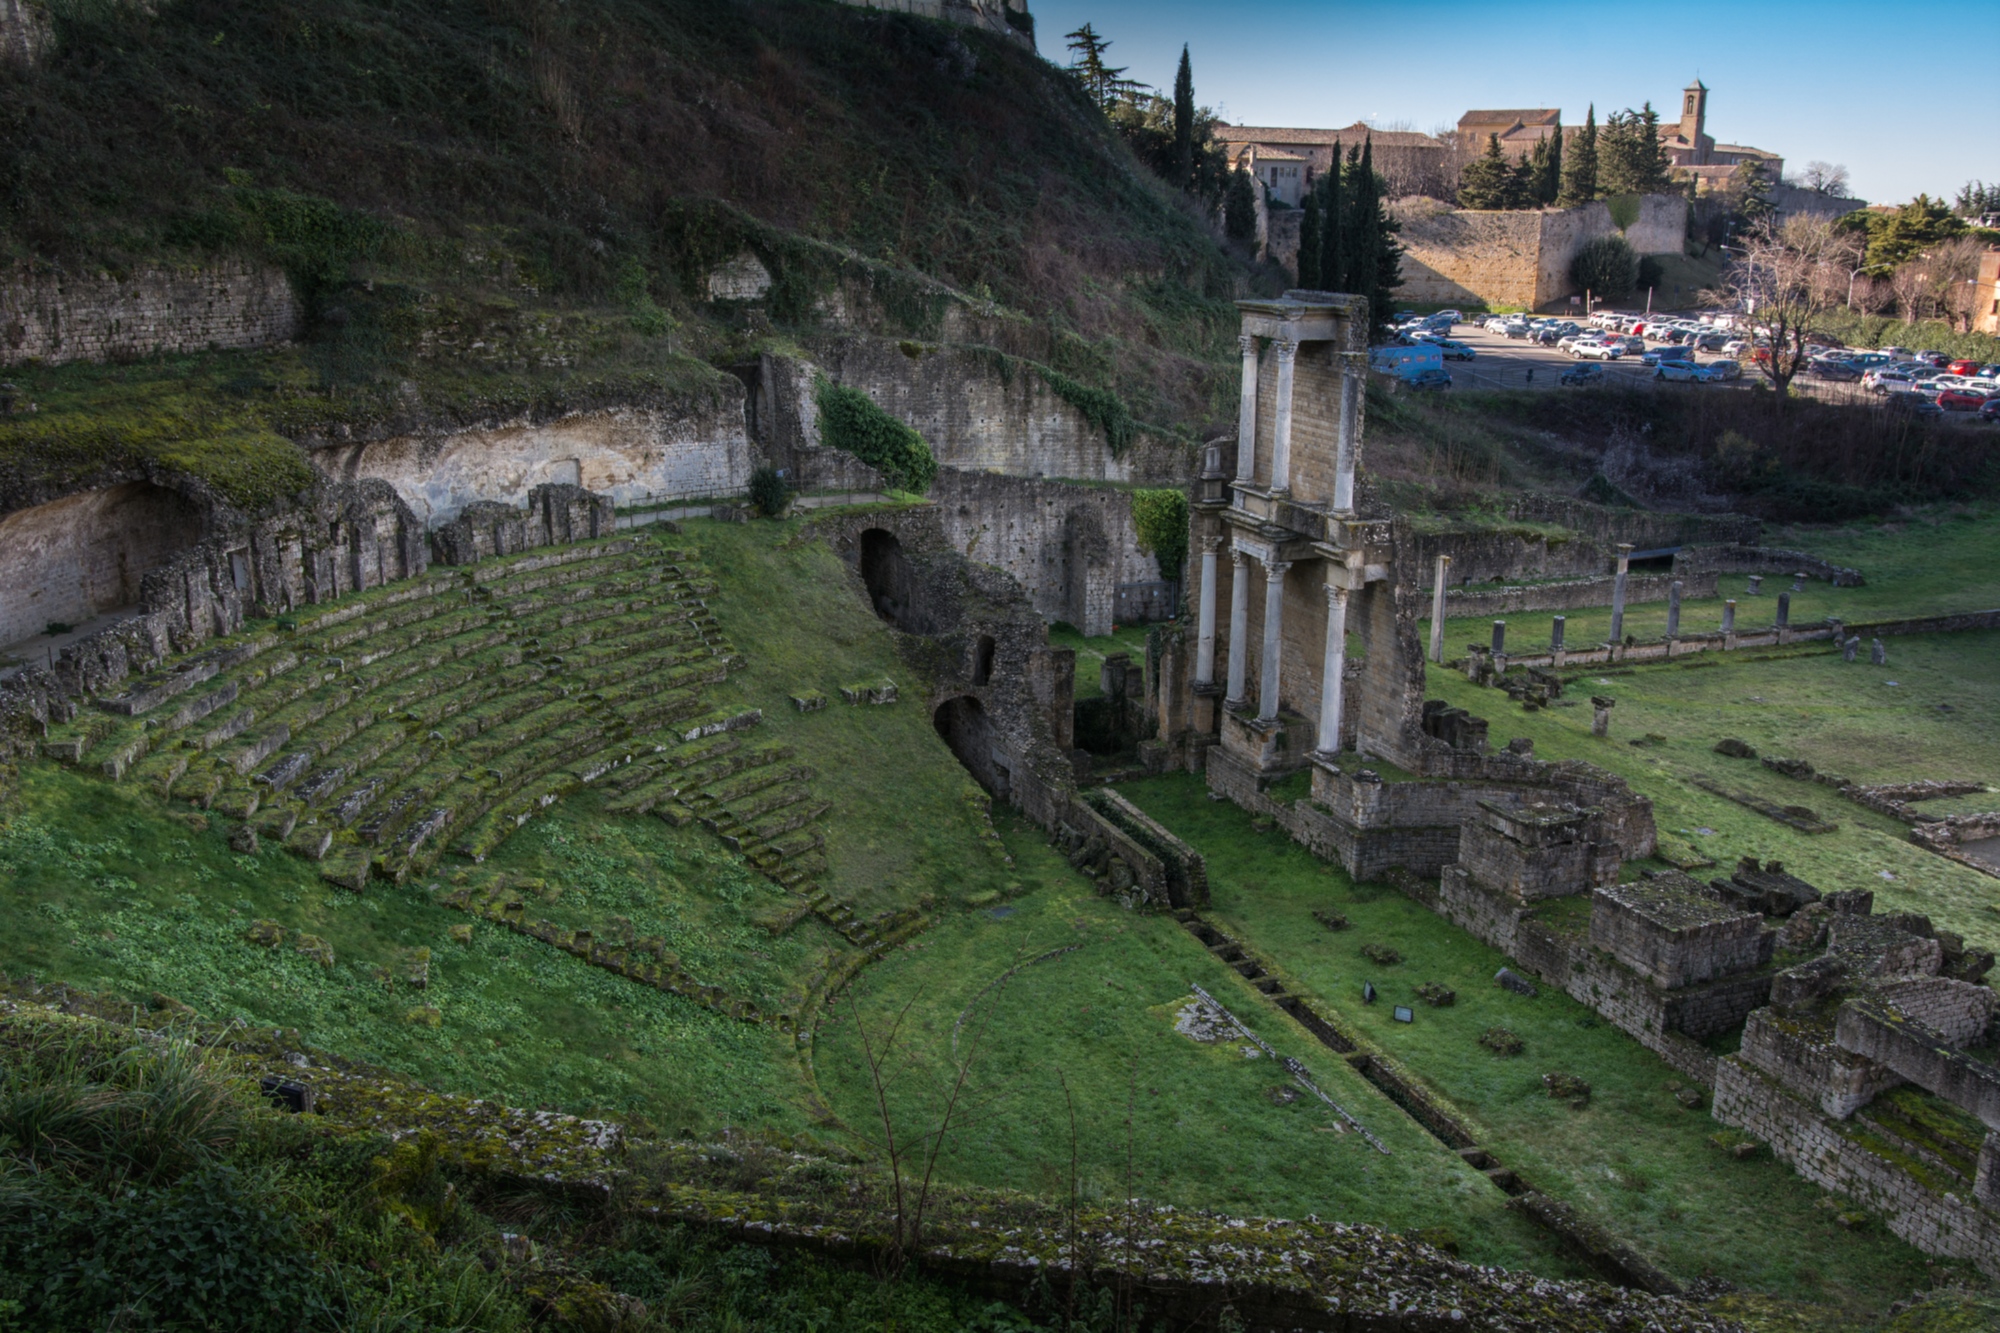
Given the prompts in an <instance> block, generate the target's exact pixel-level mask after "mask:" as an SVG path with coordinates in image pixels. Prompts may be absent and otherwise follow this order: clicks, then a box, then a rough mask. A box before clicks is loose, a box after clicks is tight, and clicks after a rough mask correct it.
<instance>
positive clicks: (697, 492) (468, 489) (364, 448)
mask: <svg viewBox="0 0 2000 1333" xmlns="http://www.w3.org/2000/svg"><path fill="white" fill-rule="evenodd" d="M316 461H317V462H318V463H319V464H320V466H321V467H322V468H323V469H324V470H326V471H327V472H329V473H331V474H333V475H335V476H338V477H341V478H342V479H345V480H349V481H355V480H361V479H363V478H369V477H375V478H380V479H381V480H383V481H386V482H388V483H389V484H390V485H392V486H394V487H395V488H396V491H397V494H399V495H401V496H402V497H403V499H404V501H405V502H406V503H408V504H409V506H410V508H411V509H412V510H414V511H415V512H416V514H417V516H418V518H419V519H420V520H421V521H423V522H424V523H426V524H427V525H430V526H436V525H438V524H440V523H444V522H448V521H449V520H451V519H453V518H455V517H457V516H458V514H459V512H460V511H461V510H463V509H464V508H465V507H466V506H467V505H469V504H473V503H475V502H477V501H481V500H497V501H500V502H501V503H504V504H510V505H521V504H525V503H526V502H527V498H528V492H529V491H531V490H533V489H534V488H535V487H536V486H539V485H542V484H544V483H550V482H556V483H562V482H567V483H569V484H571V485H576V486H582V487H583V488H585V489H586V490H590V491H595V492H597V493H599V494H602V495H608V496H610V497H611V499H612V501H613V502H614V503H616V504H618V505H633V504H641V503H645V502H647V501H649V500H654V499H662V500H663V499H669V498H706V497H711V496H728V495H739V494H741V493H742V492H743V490H744V488H745V487H746V486H747V485H748V484H749V480H750V472H751V470H752V468H753V467H754V466H755V463H754V461H753V458H752V455H751V449H750V439H749V434H748V431H747V429H746V427H745V424H744V419H743V409H742V405H741V403H740V401H737V400H734V399H724V400H719V401H716V402H713V403H711V404H708V405H704V406H696V407H691V408H683V409H681V410H678V411H672V412H668V411H661V410H657V409H610V410H606V411H597V412H580V413H577V414H575V415H573V416H569V417H564V418H562V419H560V420H557V421H552V422H549V423H547V424H545V425H515V426H501V427H495V428H492V429H487V430H470V431H458V432H454V433H451V434H430V435H402V436H396V437H394V438H391V439H387V440H377V441H371V442H369V443H366V444H357V445H342V446H337V447H335V448H332V449H325V450H322V451H320V454H319V457H318V458H317V460H316Z"/></svg>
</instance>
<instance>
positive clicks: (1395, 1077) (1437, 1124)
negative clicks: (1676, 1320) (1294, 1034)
mask: <svg viewBox="0 0 2000 1333" xmlns="http://www.w3.org/2000/svg"><path fill="white" fill-rule="evenodd" d="M1174 918H1175V919H1176V920H1177V921H1179V922H1180V923H1181V925H1182V926H1184V927H1185V928H1186V929H1187V932H1188V934H1190V935H1192V936H1194V937H1195V938H1196V939H1197V940H1200V941H1201V943H1202V945H1203V946H1204V947H1206V948H1207V950H1208V951H1209V953H1211V954H1213V955H1214V956H1215V957H1216V958H1218V959H1220V960H1221V961H1222V962H1224V963H1227V964H1228V965H1229V966H1230V967H1231V968H1232V969H1234V970H1235V972H1236V973H1237V975H1239V976H1241V977H1242V978H1243V979H1244V980H1245V981H1247V982H1249V983H1250V984H1251V986H1253V987H1255V988H1256V990H1257V991H1258V993H1259V994H1261V995H1263V996H1264V998H1265V999H1267V1000H1269V1001H1270V1002H1271V1003H1272V1004H1274V1005H1276V1006H1277V1007H1278V1008H1279V1009H1280V1010H1282V1011H1283V1012H1284V1013H1285V1014H1286V1015H1287V1016H1288V1017H1290V1018H1291V1019H1292V1021H1294V1022H1295V1023H1297V1024H1298V1025H1299V1026H1300V1027H1302V1028H1304V1029H1305V1030H1306V1031H1307V1032H1308V1033H1310V1034H1311V1035H1312V1036H1313V1038H1314V1039H1315V1040H1317V1041H1318V1042H1319V1043H1320V1044H1321V1045H1322V1046H1324V1047H1326V1048H1327V1049H1328V1050H1330V1051H1332V1052H1334V1053H1335V1054H1336V1055H1339V1056H1340V1057H1341V1058H1343V1059H1344V1060H1346V1061H1347V1064H1348V1067H1349V1068H1351V1069H1353V1070H1354V1072H1355V1073H1357V1074H1359V1075H1361V1077H1363V1078H1365V1079H1367V1080H1368V1081H1369V1082H1370V1083H1372V1084H1373V1085H1374V1086H1375V1088H1376V1090H1377V1091H1379V1092H1381V1094H1382V1095H1383V1096H1385V1097H1387V1098H1388V1099H1389V1100H1390V1101H1391V1102H1393V1103H1395V1105H1396V1108H1397V1109H1398V1110H1400V1111H1401V1112H1403V1114H1405V1115H1407V1116H1409V1117H1410V1119H1412V1120H1414V1121H1416V1122H1417V1123H1418V1124H1419V1125H1421V1126H1423V1128H1424V1130H1425V1132H1427V1133H1428V1134H1430V1135H1431V1137H1432V1138H1435V1139H1436V1140H1437V1141H1438V1142H1439V1143H1442V1144H1443V1145H1444V1146H1445V1147H1447V1148H1450V1149H1451V1150H1452V1151H1453V1152H1456V1153H1457V1154H1458V1155H1459V1156H1460V1157H1461V1158H1463V1159H1464V1161H1465V1163H1466V1165H1468V1166H1470V1167H1471V1168H1472V1169H1473V1170H1475V1171H1477V1172H1479V1173H1480V1174H1481V1175H1483V1176H1485V1177H1486V1178H1487V1179H1488V1180H1490V1181H1492V1182H1493V1186H1494V1188H1495V1189H1498V1190H1500V1191H1501V1192H1502V1193H1504V1194H1506V1195H1507V1196H1508V1197H1509V1198H1510V1199H1513V1200H1517V1201H1518V1202H1516V1203H1513V1204H1510V1205H1509V1206H1510V1207H1514V1208H1518V1209H1519V1211H1521V1212H1522V1213H1523V1214H1524V1215H1526V1216H1527V1217H1528V1218H1529V1219H1530V1220H1531V1221H1533V1222H1535V1223H1536V1224H1537V1225H1539V1226H1541V1227H1542V1228H1543V1229H1545V1230H1547V1231H1548V1232H1549V1233H1550V1234H1551V1235H1553V1236H1555V1237H1556V1238H1557V1239H1558V1240H1560V1241H1562V1242H1563V1243H1564V1244H1566V1245H1568V1246H1569V1247H1570V1248H1571V1249H1573V1250H1574V1251H1576V1252H1577V1254H1578V1255H1579V1256H1580V1257H1581V1258H1582V1259H1583V1260H1584V1261H1585V1262H1586V1263H1588V1264H1589V1265H1590V1266H1591V1267H1592V1268H1594V1269H1595V1270H1596V1271H1597V1272H1598V1274H1599V1275H1600V1276H1602V1277H1604V1278H1606V1279H1607V1280H1609V1281H1611V1282H1613V1283H1616V1284H1617V1285H1619V1286H1621V1287H1635V1288H1638V1289H1640V1290H1643V1291H1650V1292H1654V1293H1656V1294H1660V1295H1679V1294H1681V1290H1682V1289H1681V1286H1680V1284H1679V1283H1678V1282H1676V1281H1674V1279H1673V1277H1672V1276H1671V1275H1669V1274H1667V1273H1665V1272H1663V1271H1662V1270H1660V1269H1659V1268H1657V1267H1655V1266H1654V1265H1653V1264H1651V1263H1650V1262H1648V1261H1647V1260H1646V1259H1645V1258H1643V1257H1642V1256H1640V1255H1638V1254H1637V1253H1635V1252H1634V1251H1633V1250H1632V1249H1631V1248H1630V1247H1628V1246H1626V1245H1624V1244H1623V1243H1621V1242H1619V1241H1618V1240H1617V1239H1616V1238H1615V1237H1613V1236H1611V1235H1610V1234H1609V1233H1607V1232H1605V1231H1603V1230H1602V1229H1601V1228H1599V1227H1597V1226H1595V1225H1593V1224H1592V1223H1590V1222H1589V1221H1588V1220H1586V1219H1584V1218H1582V1217H1581V1216H1579V1215H1578V1214H1577V1213H1576V1212H1575V1210H1574V1209H1572V1208H1570V1207H1569V1206H1568V1205H1567V1204H1564V1203H1561V1202H1560V1201H1558V1200H1556V1199H1553V1198H1551V1197H1550V1196H1548V1195H1546V1194H1543V1193H1542V1192H1541V1191H1539V1190H1537V1189H1535V1188H1534V1186H1532V1185H1530V1184H1529V1183H1528V1182H1527V1181H1525V1180H1523V1179H1522V1178H1521V1176H1520V1173H1519V1172H1516V1171H1514V1170H1512V1169H1510V1168H1509V1167H1506V1166H1503V1165H1502V1164H1501V1163H1500V1160H1499V1159H1498V1158H1496V1157H1494V1155H1493V1154H1492V1153H1490V1152H1488V1151H1487V1150H1486V1149H1484V1148H1482V1147H1480V1146H1479V1145H1478V1143H1477V1141H1476V1140H1475V1139H1474V1138H1473V1136H1472V1132H1471V1131H1470V1130H1468V1129H1467V1128H1466V1127H1465V1126H1464V1125H1462V1124H1460V1123H1459V1122H1458V1120H1457V1119H1455V1118H1454V1117H1453V1116H1452V1115H1450V1114H1449V1113H1448V1112H1446V1111H1445V1110H1444V1108H1443V1107H1440V1106H1439V1105H1437V1103H1436V1102H1434V1101H1432V1100H1431V1098H1430V1096H1429V1094H1427V1093H1425V1092H1424V1091H1423V1090H1422V1089H1421V1088H1419V1087H1417V1086H1416V1085H1415V1084H1414V1083H1412V1082H1410V1081H1409V1080H1408V1079H1406V1078H1404V1077H1403V1076H1402V1074H1401V1073H1400V1072H1398V1071H1397V1070H1395V1069H1393V1068H1391V1067H1390V1066H1389V1065H1388V1064H1387V1063H1385V1062H1384V1061H1382V1060H1379V1059H1377V1058H1375V1057H1374V1056H1371V1055H1369V1054H1367V1053H1366V1052H1363V1051H1362V1050H1361V1049H1360V1048H1359V1045H1358V1044H1357V1043H1356V1042H1355V1041H1354V1039H1353V1038H1352V1037H1349V1036H1348V1035H1347V1034H1346V1033H1344V1032H1342V1031H1341V1030H1340V1029H1339V1028H1338V1027H1336V1026H1334V1024H1333V1023H1331V1022H1330V1021H1328V1020H1327V1018H1326V1017H1325V1016H1324V1015H1323V1014H1321V1013H1319V1012H1318V1011H1316V1010H1314V1009H1313V1008H1312V1007H1311V1006H1309V1005H1308V1004H1307V1003H1306V1002H1305V1001H1304V1000H1303V999H1302V998H1300V997H1299V996H1296V995H1292V994H1289V993H1288V992H1287V991H1286V990H1285V985H1284V983H1283V982H1282V981H1280V980H1279V979H1278V978H1277V977H1275V976H1273V975H1272V974H1271V971H1270V969H1269V968H1267V967H1265V966H1264V962H1263V960H1262V959H1260V958H1258V957H1257V955H1255V954H1254V953H1252V952H1250V950H1248V949H1246V948H1244V947H1243V945H1242V944H1241V943H1239V942H1238V941H1236V940H1234V939H1231V938H1230V937H1229V936H1228V935H1227V934H1225V933H1223V932H1222V931H1220V930H1218V929H1216V928H1215V926H1214V925H1213V924H1211V923H1210V922H1207V921H1204V920H1203V919H1202V917H1201V914H1200V913H1198V912H1196V911H1194V910H1193V909H1192V908H1181V909H1180V910H1178V911H1176V912H1175V913H1174ZM1195 989H1196V993H1197V994H1201V995H1203V996H1204V998H1206V992H1203V991H1201V989H1200V987H1196V988H1195ZM1210 1003H1215V1002H1214V1001H1213V1000H1211V1001H1210ZM1216 1007H1217V1008H1218V1009H1220V1008H1221V1005H1219V1004H1217V1005H1216ZM1223 1012H1224V1013H1227V1012H1228V1011H1227V1010H1224V1011H1223ZM1230 1017H1231V1021H1232V1022H1236V1020H1235V1018H1234V1016H1233V1015H1231V1016H1230ZM1236 1026H1237V1027H1238V1029H1239V1030H1241V1031H1244V1032H1246V1033H1247V1032H1248V1029H1247V1028H1244V1027H1243V1025H1242V1024H1241V1023H1240V1022H1236ZM1253 1040H1254V1038H1253ZM1258 1045H1260V1046H1261V1045H1263V1043H1262V1042H1258ZM1265 1049H1266V1050H1267V1051H1269V1049H1270V1048H1269V1047H1266V1048H1265ZM1314 1091H1318V1090H1317V1089H1314ZM1320 1096H1321V1097H1322V1098H1323V1099H1325V1094H1324V1093H1321V1094H1320ZM1327 1100H1328V1101H1329V1104H1331V1101H1330V1099H1327ZM1335 1109H1339V1108H1338V1107H1336V1108H1335ZM1370 1141H1371V1142H1373V1141H1374V1138H1373V1136H1372V1135H1371V1136H1370ZM1376 1146H1377V1147H1380V1145H1379V1144H1377V1145H1376ZM1383 1151H1385V1152H1386V1151H1387V1149H1383Z"/></svg>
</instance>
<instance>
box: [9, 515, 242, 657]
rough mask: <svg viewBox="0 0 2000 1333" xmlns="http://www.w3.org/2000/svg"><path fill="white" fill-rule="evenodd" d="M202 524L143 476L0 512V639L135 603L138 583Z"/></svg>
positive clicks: (196, 536)
mask: <svg viewBox="0 0 2000 1333" xmlns="http://www.w3.org/2000/svg"><path fill="white" fill-rule="evenodd" d="M207 526H208V525H207V520H206V518H205V517H204V515H203V514H202V512H201V510H200V509H199V508H198V507H196V506H195V505H194V504H193V503H191V502H190V501H188V500H187V499H186V498H185V497H183V496H181V495H179V494H177V493H176V492H174V491H170V490H168V489H166V488H165V487H161V486H155V485H152V484H151V483H149V482H127V483H125V484H124V485H119V486H107V487H104V488H103V489H100V490H94V491H84V492H82V493H80V494H77V495H70V496H65V497H64V498H62V499H60V500H53V501H51V502H49V503H48V504H43V505H36V506H34V507H33V508H31V509H22V510H16V511H15V512H14V513H11V514H8V515H7V516H6V517H5V518H0V589H5V596H4V597H0V644H7V643H14V642H17V641H19V640H22V639H26V638H29V637H31V636H33V635H37V634H40V633H42V632H43V630H44V629H46V628H47V626H48V625H49V624H50V623H52V622H53V623H62V624H76V623H78V622H81V621H85V620H89V619H90V618H91V617H92V616H94V615H97V614H99V613H100V612H104V611H110V610H114V609H116V608H118V607H125V606H132V605H134V604H136V603H137V602H138V600H139V585H140V581H141V580H142V579H143V578H144V577H145V576H146V575H147V574H148V573H150V572H151V571H152V570H154V569H156V568H158V567H160V566H161V565H164V564H166V563H167V562H168V561H169V560H171V559H172V558H173V557H174V556H175V555H177V554H179V553H180V552H181V551H183V550H185V549H187V548H188V547H190V546H194V545H196V544H198V543H199V542H200V541H201V539H202V537H203V535H204V534H205V532H206V530H207Z"/></svg>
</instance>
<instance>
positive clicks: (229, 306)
mask: <svg viewBox="0 0 2000 1333" xmlns="http://www.w3.org/2000/svg"><path fill="white" fill-rule="evenodd" d="M298 326H299V304H298V301H297V299H296V298H295V297H294V296H293V295H292V289H291V285H290V284H289V283H288V282H286V280H285V275H284V274H283V273H282V272H280V271H279V270H277V269H273V268H264V267H260V266H257V265H253V264H250V263H248V262H246V261H242V260H232V261H222V262H219V263H217V264H215V265H213V266H211V267H207V268H143V269H139V270H136V271H135V272H133V273H131V274H130V275H128V276H126V277H122V278H119V277H113V276H112V275H110V274H108V273H95V274H90V275H87V276H80V275H66V274H60V273H38V272H35V271H33V270H31V269H29V268H27V267H25V266H16V267H15V268H14V269H13V270H11V271H8V272H5V273H4V274H0V366H4V365H16V364H19V363H20V362H23V361H28V360H40V361H43V362H46V363H49V364H52V365H53V364H59V363H62V362H65V361H104V360H109V359H112V358H120V357H138V356H148V355H151V354H153V353H155V352H201V351H207V350H209V349H210V348H217V347H220V348H246V347H269V346H272V345H274V344H276V343H281V342H286V341H288V340H289V339H291V338H292V337H293V336H295V335H296V333H297V332H298Z"/></svg>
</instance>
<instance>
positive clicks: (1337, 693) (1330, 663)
mask: <svg viewBox="0 0 2000 1333" xmlns="http://www.w3.org/2000/svg"><path fill="white" fill-rule="evenodd" d="M1346 679H1347V589H1345V588H1342V587H1339V586H1338V585H1336V584H1332V583H1329V584H1327V585H1326V661H1325V662H1324V664H1322V666H1321V669H1320V681H1319V753H1320V755H1321V756H1322V757H1323V758H1326V759H1328V760H1331V759H1332V758H1333V757H1334V755H1336V754H1338V753H1340V707H1341V703H1342V693H1343V690H1342V686H1343V684H1344V683H1345V681H1346Z"/></svg>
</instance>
